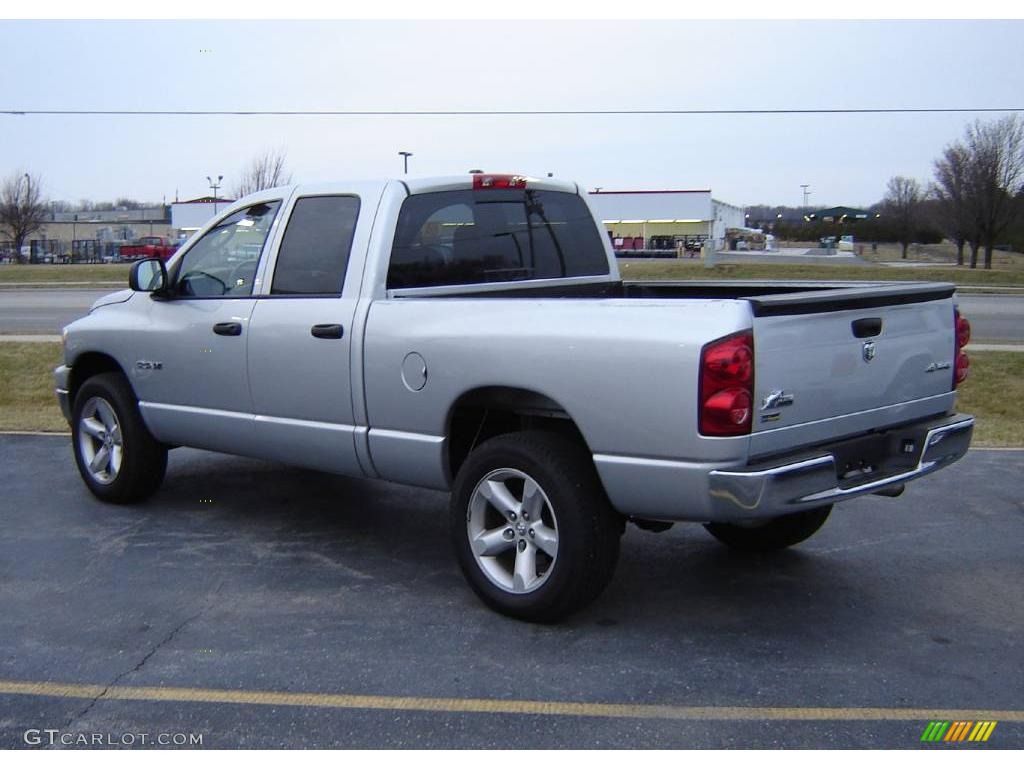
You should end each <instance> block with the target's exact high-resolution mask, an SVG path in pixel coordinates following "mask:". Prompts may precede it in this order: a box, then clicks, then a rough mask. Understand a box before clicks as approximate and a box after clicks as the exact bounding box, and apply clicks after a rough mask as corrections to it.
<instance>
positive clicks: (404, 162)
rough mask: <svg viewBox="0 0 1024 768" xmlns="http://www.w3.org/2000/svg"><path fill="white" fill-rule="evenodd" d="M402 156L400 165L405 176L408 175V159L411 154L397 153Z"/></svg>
mask: <svg viewBox="0 0 1024 768" xmlns="http://www.w3.org/2000/svg"><path fill="white" fill-rule="evenodd" d="M398 154H400V155H401V156H402V163H403V164H404V173H405V175H406V176H408V175H409V158H410V157H412V152H399V153H398Z"/></svg>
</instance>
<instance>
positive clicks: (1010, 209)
mask: <svg viewBox="0 0 1024 768" xmlns="http://www.w3.org/2000/svg"><path fill="white" fill-rule="evenodd" d="M964 144H965V146H966V147H967V151H968V159H969V164H968V173H967V191H968V209H969V210H970V211H971V212H972V214H973V218H974V221H975V223H976V226H977V231H978V240H979V242H980V244H981V246H982V247H983V248H984V249H985V269H992V251H993V250H994V249H995V245H996V243H997V242H998V241H999V238H1000V237H1002V235H1003V234H1004V233H1005V232H1006V230H1007V229H1008V228H1009V227H1010V225H1011V224H1013V222H1014V220H1015V219H1016V218H1017V216H1019V215H1020V205H1019V204H1018V201H1017V200H1016V196H1017V194H1018V193H1019V192H1020V190H1021V186H1022V185H1024V121H1022V120H1021V119H1020V118H1019V117H1018V116H1017V115H1009V116H1007V117H1003V118H1001V119H999V120H995V121H993V122H990V123H983V122H981V121H980V120H979V121H976V122H974V123H973V124H972V125H970V126H968V128H967V133H966V136H965V140H964ZM972 260H973V259H972ZM972 266H973V265H972Z"/></svg>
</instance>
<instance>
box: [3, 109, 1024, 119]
mask: <svg viewBox="0 0 1024 768" xmlns="http://www.w3.org/2000/svg"><path fill="white" fill-rule="evenodd" d="M971 112H975V113H981V112H1024V107H977V108H969V107H921V108H913V107H910V108H904V107H892V108H890V107H877V108H875V107H872V108H865V109H464V110H460V109H431V110H415V109H414V110H406V109H387V110H369V109H353V110H334V109H233V110H232V109H0V115H61V116H72V115H83V116H91V115H95V116H129V117H131V116H157V117H161V116H184V117H189V116H210V115H224V116H233V115H237V116H252V115H256V116H278V115H281V116H297V117H474V116H497V117H515V116H533V115H581V116H585V115H594V116H598V115H881V114H940V113H971Z"/></svg>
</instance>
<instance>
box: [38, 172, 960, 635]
mask: <svg viewBox="0 0 1024 768" xmlns="http://www.w3.org/2000/svg"><path fill="white" fill-rule="evenodd" d="M130 286H131V287H130V290H124V291H121V292H119V293H115V294H112V295H110V296H107V297H105V298H103V299H101V300H100V301H98V302H97V303H96V304H95V306H94V307H93V309H92V310H91V312H90V313H89V314H88V315H87V316H86V317H83V318H82V319H80V320H77V321H75V322H74V323H72V324H71V325H69V326H68V327H67V328H65V329H64V364H63V365H62V366H60V367H59V368H58V369H57V370H56V372H55V377H56V388H57V390H56V391H57V397H58V399H59V401H60V405H61V408H62V409H63V412H64V415H65V417H66V418H67V419H68V421H69V422H70V424H71V428H72V432H73V440H72V444H73V448H74V456H75V461H76V462H77V464H78V469H79V471H80V473H81V476H82V479H83V480H84V481H85V484H86V485H87V486H88V488H89V490H90V491H92V493H94V494H95V495H96V496H98V497H99V498H101V499H103V500H105V501H110V502H119V503H124V502H133V501H139V500H141V499H144V498H145V497H147V496H149V495H150V494H152V493H154V492H155V491H156V490H157V488H158V487H159V485H160V483H161V482H162V480H163V477H164V472H165V468H166V464H167V451H168V449H170V448H173V447H175V446H192V447H195V448H204V449H208V450H213V451H222V452H225V453H232V454H241V455H245V456H253V457H258V458H261V459H271V460H276V461H281V462H287V463H289V464H294V465H298V466H303V467H310V468H316V469H320V470H324V471H327V472H335V473H339V474H343V475H350V476H356V477H372V478H383V479H385V480H391V481H394V482H398V483H407V484H411V485H416V486H422V487H427V488H437V489H443V490H450V491H451V512H450V531H451V538H452V542H453V545H454V548H455V552H456V554H457V557H458V561H459V564H460V566H461V568H462V570H463V572H464V574H465V576H466V578H467V580H468V582H469V584H470V585H471V586H472V588H473V589H474V590H475V591H476V593H477V594H478V595H479V596H480V597H481V598H482V599H483V600H484V602H486V603H487V604H488V605H490V606H491V607H493V608H495V609H496V610H498V611H501V612H503V613H506V614H509V615H512V616H515V617H518V618H523V619H528V620H534V621H552V620H556V619H558V618H560V617H562V616H564V615H566V614H567V613H569V612H570V611H572V610H575V609H577V608H580V607H581V606H583V605H585V604H586V603H588V602H589V601H591V600H593V599H594V598H595V597H596V596H597V595H598V594H599V593H600V592H601V590H602V589H603V588H604V586H605V585H606V584H607V583H608V581H609V579H610V578H611V575H612V572H613V570H614V567H615V563H616V559H617V556H618V550H619V539H620V536H621V534H622V531H623V529H624V525H625V523H626V522H627V521H632V522H634V523H636V524H637V525H639V526H640V527H642V528H646V529H648V530H663V529H665V528H667V527H668V526H669V525H671V524H672V523H674V522H677V521H692V522H697V523H704V524H705V525H706V527H707V529H708V530H709V531H710V532H711V534H712V535H714V536H715V537H716V538H718V539H719V540H721V541H722V542H725V543H726V544H728V545H730V546H733V547H737V548H741V549H746V550H766V549H776V548H781V547H786V546H790V545H793V544H796V543H798V542H800V541H803V540H804V539H806V538H807V537H809V536H811V535H812V534H813V533H814V532H815V531H816V530H817V529H818V528H820V527H821V525H822V524H823V523H824V522H825V519H826V518H827V517H828V515H829V512H830V510H831V508H832V505H833V504H835V503H836V502H839V501H843V500H845V499H850V498H854V497H856V496H861V495H863V494H869V493H872V494H878V495H882V496H897V495H899V493H900V492H902V490H903V487H904V484H905V483H906V482H907V481H909V480H914V479H916V478H918V477H921V476H923V475H926V474H928V473H930V472H934V471H935V470H937V469H940V468H942V467H945V466H946V465H948V464H950V463H952V462H954V461H956V460H957V459H959V458H961V457H962V456H963V455H964V453H965V452H966V451H967V448H968V445H969V443H970V439H971V433H972V429H973V419H971V417H969V416H964V415H958V414H956V413H955V412H954V411H953V408H954V401H955V396H956V395H955V388H956V385H957V383H958V382H959V381H961V380H962V379H963V378H964V377H965V376H966V375H967V365H968V361H967V356H966V355H965V354H964V352H963V347H964V346H965V345H966V343H967V341H968V338H969V335H970V326H969V325H968V323H967V321H966V320H965V319H963V318H961V317H960V316H959V315H958V313H957V312H956V308H955V306H954V302H953V298H952V297H953V290H954V289H953V286H951V285H947V284H936V283H899V284H894V283H828V284H825V283H763V282H761V283H753V282H710V281H695V282H681V283H668V282H626V281H623V280H621V279H620V277H619V272H618V268H617V265H616V262H615V257H614V255H613V253H612V251H611V248H610V244H609V240H608V237H607V236H606V234H605V232H604V230H603V229H602V227H601V226H600V224H599V223H598V222H596V221H595V220H594V217H593V215H592V214H591V212H590V209H589V208H588V204H587V201H586V198H585V197H584V196H583V195H581V194H580V191H579V188H578V187H577V186H576V185H575V184H572V183H566V182H562V181H557V180H553V179H550V178H544V179H533V178H527V177H524V176H513V175H498V174H480V173H478V174H471V175H464V176H454V177H445V178H433V179H420V180H411V179H410V180H391V181H380V182H370V183H341V184H321V185H308V186H307V185H303V186H290V187H286V188H278V189H270V190H266V191H263V192H259V193H257V194H255V195H251V196H249V197H247V198H245V199H243V200H239V201H238V202H237V203H235V204H233V205H232V206H231V207H230V208H228V209H227V210H225V211H224V212H223V213H222V214H221V215H219V216H218V217H217V218H216V219H215V220H214V221H211V222H210V223H209V224H208V225H207V226H206V227H205V228H203V229H202V230H201V231H199V232H197V233H196V234H195V235H194V236H193V237H192V238H191V239H190V240H189V241H188V242H187V243H186V244H185V245H184V246H183V247H182V248H181V249H180V250H179V251H178V253H177V254H176V255H175V256H174V257H173V258H172V259H170V260H169V261H168V262H167V264H166V265H165V264H163V263H162V262H161V261H159V260H156V259H152V260H147V261H143V262H139V263H137V264H135V265H134V266H133V267H132V272H131V278H130Z"/></svg>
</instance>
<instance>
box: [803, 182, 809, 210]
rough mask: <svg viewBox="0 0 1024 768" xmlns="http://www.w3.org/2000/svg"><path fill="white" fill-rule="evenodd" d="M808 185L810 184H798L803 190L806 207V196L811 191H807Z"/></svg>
mask: <svg viewBox="0 0 1024 768" xmlns="http://www.w3.org/2000/svg"><path fill="white" fill-rule="evenodd" d="M810 186H811V185H810V184H801V185H800V188H801V189H802V190H803V191H804V208H806V207H807V198H808V197H810V196H811V193H810V192H808V191H807V190H808V188H809V187H810Z"/></svg>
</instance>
